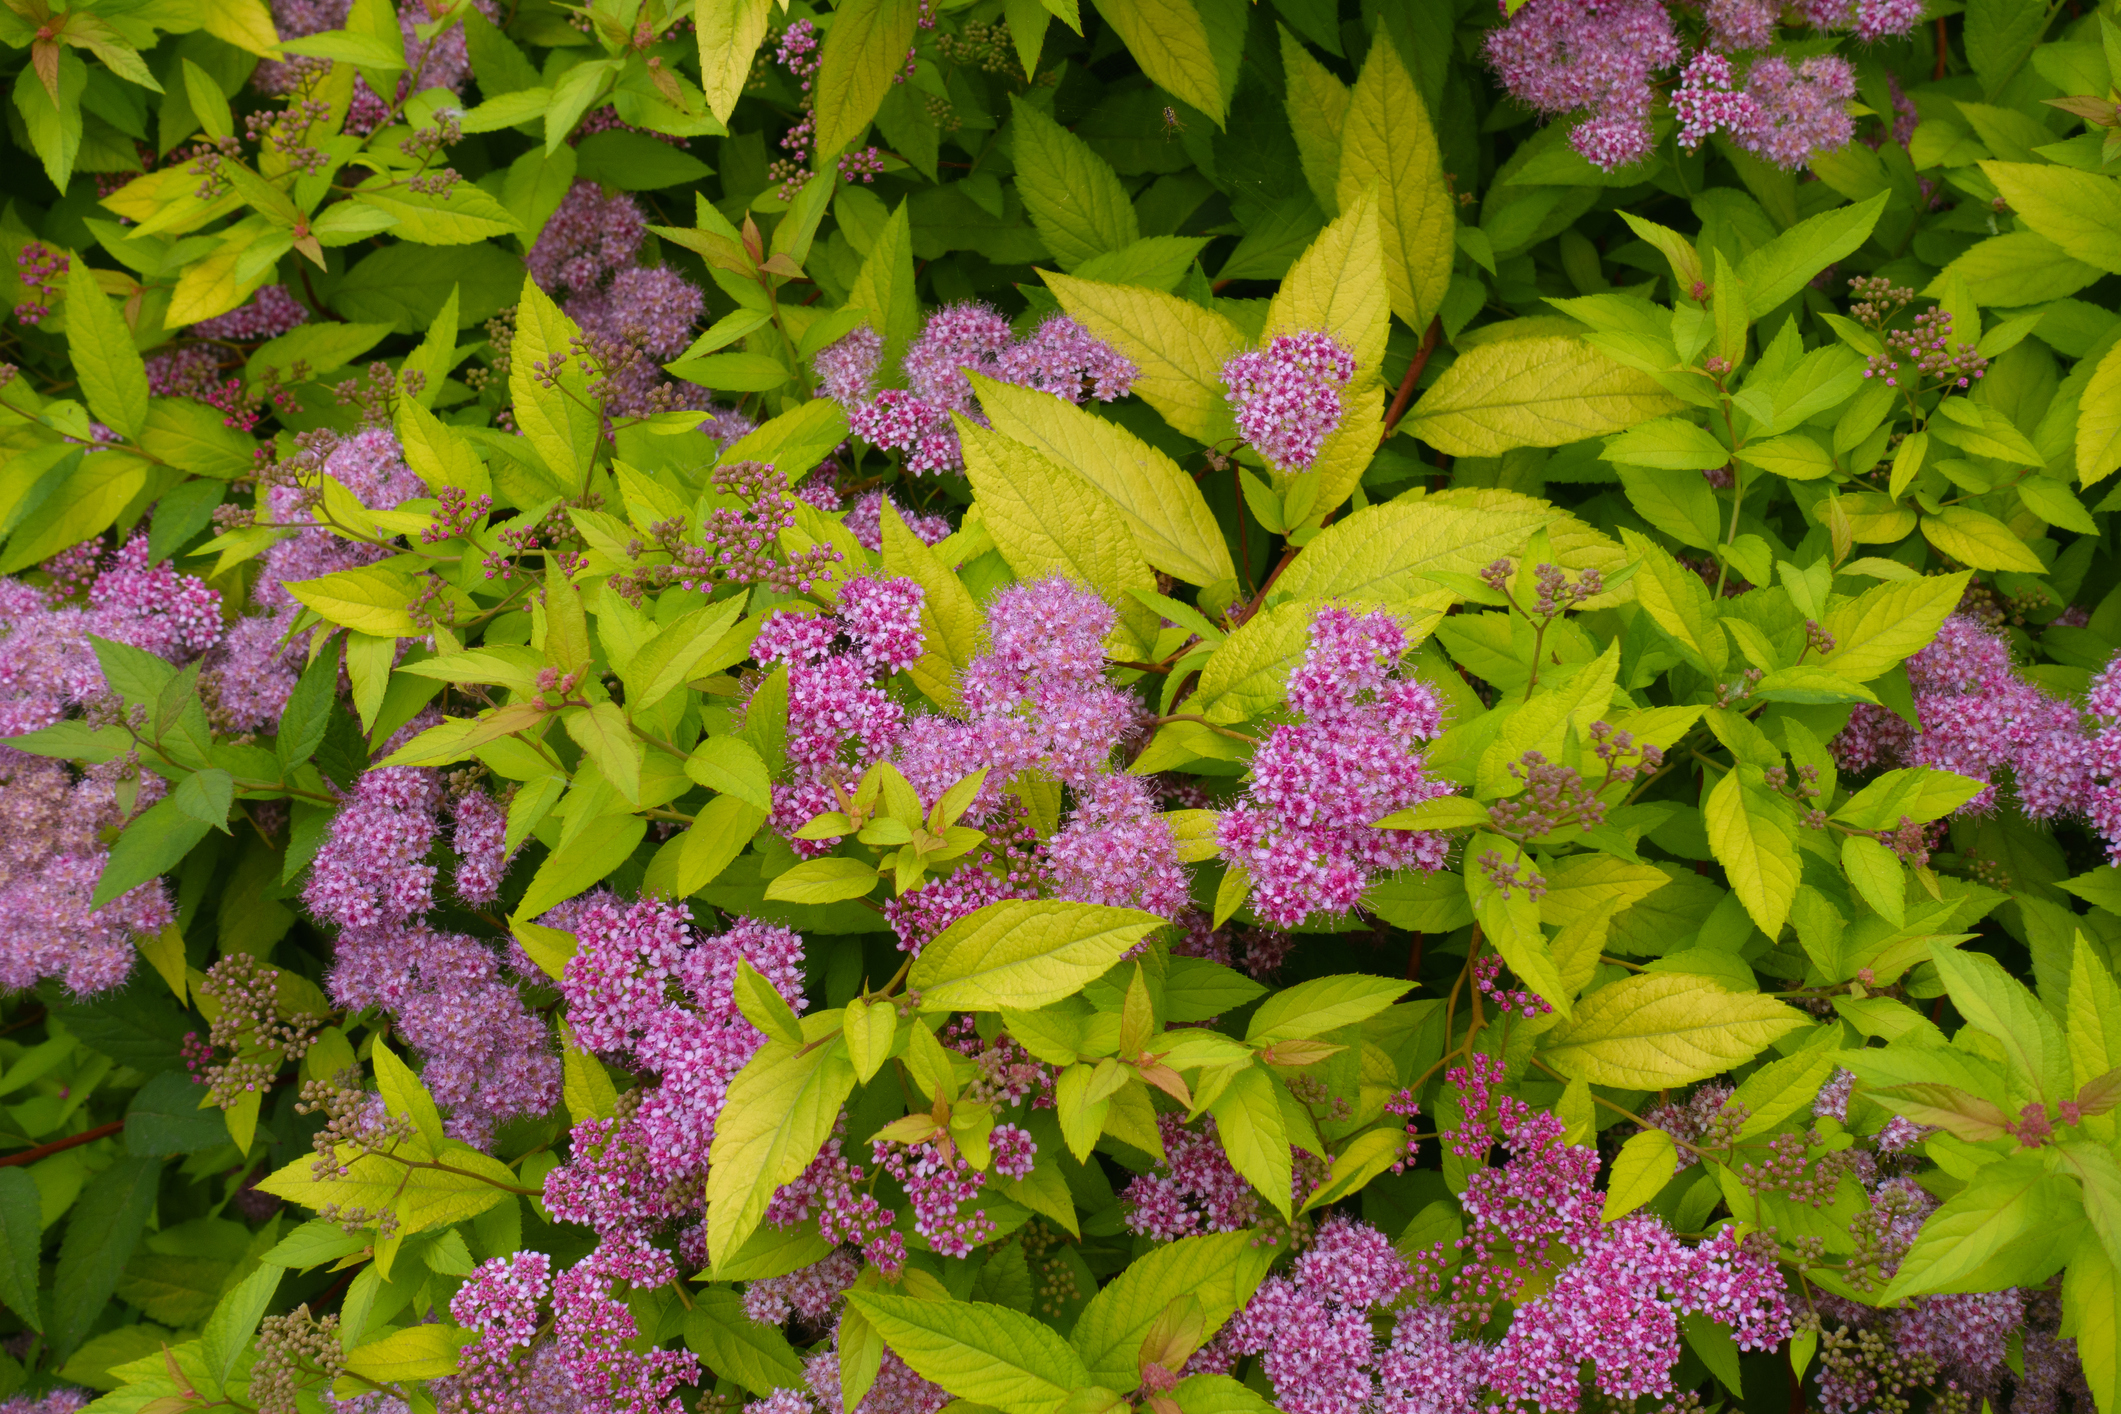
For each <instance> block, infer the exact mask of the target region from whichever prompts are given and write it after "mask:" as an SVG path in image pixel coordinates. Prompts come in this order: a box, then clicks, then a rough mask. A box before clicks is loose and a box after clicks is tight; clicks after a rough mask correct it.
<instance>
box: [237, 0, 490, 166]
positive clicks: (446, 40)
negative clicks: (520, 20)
mask: <svg viewBox="0 0 2121 1414" xmlns="http://www.w3.org/2000/svg"><path fill="white" fill-rule="evenodd" d="M472 3H473V4H474V5H475V6H476V7H477V9H478V11H479V13H480V14H481V15H484V16H485V17H486V18H487V19H488V20H490V21H492V22H494V23H496V24H498V23H500V21H501V18H502V17H501V12H500V9H499V8H498V7H497V6H496V5H495V4H494V3H493V0H472ZM352 9H353V0H273V5H272V15H273V27H274V28H275V29H276V30H278V31H279V33H280V37H281V38H283V39H301V38H305V37H307V36H309V35H313V34H322V33H324V32H325V31H326V30H336V29H344V28H346V19H347V16H348V14H349V13H350V12H351V11H352ZM428 19H429V16H428V12H427V9H426V7H425V6H423V5H407V6H405V7H404V8H403V9H402V10H401V11H400V13H399V15H398V32H399V34H400V35H401V36H403V39H404V43H405V72H404V73H403V74H402V75H400V76H399V78H398V84H397V92H396V93H395V94H394V95H393V97H394V98H395V100H396V101H397V102H400V103H401V102H403V101H404V100H405V99H406V98H407V97H409V96H411V95H412V94H414V93H419V92H423V91H425V90H427V89H430V88H446V89H448V90H450V91H451V92H452V93H457V94H462V93H463V92H464V83H465V81H466V80H467V79H469V78H470V77H471V52H470V49H469V47H468V46H467V44H466V42H465V38H464V26H462V25H461V24H455V25H451V26H450V27H449V28H448V29H446V30H444V31H442V33H440V34H438V35H436V36H435V37H434V38H433V39H430V40H423V39H421V38H420V36H419V34H418V32H417V31H416V29H415V26H417V25H419V24H423V23H426V22H427V20H428ZM299 72H300V71H299V70H298V69H297V68H296V67H295V66H294V65H292V64H288V63H284V62H282V61H280V60H276V59H268V60H266V61H265V62H264V63H262V64H260V65H258V68H257V71H256V73H255V74H254V75H253V76H252V79H251V82H252V84H253V86H255V87H256V88H257V90H258V91H259V92H260V93H265V94H281V93H286V92H289V91H291V90H292V89H293V88H294V87H295V85H296V82H297V79H298V75H299ZM394 106H395V105H394V104H393V102H391V101H389V100H386V99H385V98H384V97H383V96H382V95H381V94H378V93H377V92H376V91H375V90H374V89H372V88H370V87H369V86H368V81H367V80H366V79H358V78H357V79H355V80H354V93H353V102H352V104H351V105H350V106H349V107H348V109H347V113H346V131H347V132H349V133H357V134H365V133H370V132H373V131H375V130H376V129H377V128H379V127H381V126H382V125H383V124H384V123H385V122H387V121H390V119H391V117H392V115H393V110H394Z"/></svg>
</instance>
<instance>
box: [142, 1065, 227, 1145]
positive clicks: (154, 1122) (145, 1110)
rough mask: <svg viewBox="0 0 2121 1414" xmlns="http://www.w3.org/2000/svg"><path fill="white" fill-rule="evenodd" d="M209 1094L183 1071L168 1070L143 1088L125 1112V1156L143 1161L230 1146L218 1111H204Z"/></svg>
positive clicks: (224, 1125)
mask: <svg viewBox="0 0 2121 1414" xmlns="http://www.w3.org/2000/svg"><path fill="white" fill-rule="evenodd" d="M205 1093H206V1091H205V1089H204V1088H203V1087H202V1086H201V1085H200V1084H199V1082H198V1081H196V1080H194V1079H192V1078H191V1076H190V1075H189V1074H187V1073H186V1072H184V1071H181V1070H165V1071H163V1072H162V1073H161V1074H160V1075H157V1076H156V1077H155V1078H154V1079H152V1080H150V1081H148V1082H147V1083H146V1084H145V1085H143V1086H141V1087H140V1093H139V1094H137V1095H135V1096H134V1097H133V1102H132V1105H131V1107H130V1108H128V1109H127V1110H126V1112H125V1148H126V1152H128V1153H130V1154H134V1155H137V1156H139V1157H140V1158H164V1157H167V1156H168V1155H170V1154H194V1153H197V1152H198V1151H199V1150H201V1149H211V1148H213V1147H214V1146H215V1145H216V1144H226V1143H228V1125H227V1124H226V1123H224V1122H223V1121H222V1118H221V1111H220V1110H218V1109H207V1110H202V1109H200V1108H199V1099H200V1097H201V1096H203V1095H204V1094H205Z"/></svg>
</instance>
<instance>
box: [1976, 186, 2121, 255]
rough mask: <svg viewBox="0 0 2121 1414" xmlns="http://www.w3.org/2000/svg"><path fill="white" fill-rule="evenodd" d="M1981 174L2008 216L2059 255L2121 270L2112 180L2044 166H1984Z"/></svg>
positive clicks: (2119, 195)
mask: <svg viewBox="0 0 2121 1414" xmlns="http://www.w3.org/2000/svg"><path fill="white" fill-rule="evenodd" d="M1981 170H1982V172H1983V173H1985V174H1986V175H1987V177H1988V179H1989V180H1990V181H1992V182H1994V183H1995V184H1996V189H1997V190H1998V191H1999V192H2001V193H2002V194H2003V199H2004V200H2005V201H2006V202H2008V203H2010V208H2011V212H2012V214H2013V215H2015V216H2016V217H2017V218H2018V219H2019V220H2020V221H2023V222H2024V223H2025V224H2026V226H2028V227H2029V228H2031V229H2032V230H2034V231H2036V232H2038V233H2039V234H2041V235H2043V236H2045V237H2047V238H2048V239H2049V240H2051V241H2053V242H2054V243H2055V244H2056V245H2058V246H2060V247H2061V248H2062V252H2063V254H2065V255H2068V256H2070V257H2071V258H2072V259H2075V260H2081V261H2083V262H2084V263H2085V264H2087V265H2095V266H2097V267H2098V268H2099V269H2101V270H2107V271H2121V191H2116V190H2115V189H2114V184H2113V182H2112V181H2111V180H2109V179H2108V178H2105V177H2101V176H2095V175H2093V174H2092V173H2090V172H2079V171H2076V170H2074V169H2072V168H2069V167H2058V166H2051V165H2048V164H2045V163H2030V162H1983V163H1982V164H1981Z"/></svg>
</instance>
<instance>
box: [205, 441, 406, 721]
mask: <svg viewBox="0 0 2121 1414" xmlns="http://www.w3.org/2000/svg"><path fill="white" fill-rule="evenodd" d="M320 451H321V455H317V456H315V457H314V458H313V459H312V464H309V465H301V466H300V467H299V470H293V471H291V474H289V475H287V476H285V477H283V479H282V480H280V481H279V482H277V483H276V484H274V485H273V486H272V487H271V489H270V490H269V491H268V492H267V494H266V509H267V510H268V511H269V512H270V515H271V519H272V521H273V523H275V524H277V525H280V526H283V527H289V528H291V533H289V534H287V535H286V537H285V538H284V539H281V540H279V541H277V542H275V543H274V544H273V545H272V546H271V547H270V548H269V549H267V550H266V552H265V554H264V556H263V559H262V562H261V572H260V573H259V575H258V577H257V579H256V580H255V581H254V582H253V583H252V585H251V590H250V602H251V605H252V607H253V608H255V609H258V610H261V611H262V612H259V613H254V614H251V615H248V616H246V617H244V618H240V619H237V620H236V622H235V623H234V624H233V625H232V626H231V627H230V628H229V631H228V641H227V642H226V643H225V644H224V645H223V646H222V647H221V648H220V650H219V651H217V652H216V653H214V654H213V656H212V657H210V658H209V659H208V660H207V663H206V669H205V672H204V674H203V677H204V687H205V690H206V692H207V695H208V698H209V700H210V701H211V703H212V704H213V708H214V715H215V717H216V718H217V720H218V721H219V722H220V723H221V725H222V726H223V727H225V728H226V729H227V730H230V731H239V732H241V731H264V730H269V729H270V728H271V727H272V726H273V725H274V724H275V723H276V722H278V721H279V720H280V713H281V711H282V710H283V709H285V707H286V706H287V699H288V696H289V695H290V694H291V693H293V692H294V690H295V683H296V681H297V680H298V679H299V678H300V677H301V675H302V667H303V664H304V663H305V662H306V661H307V656H306V654H305V653H304V651H303V648H302V646H301V645H299V644H294V643H290V642H289V641H288V634H289V632H290V631H291V630H292V629H293V627H294V623H295V619H296V617H297V616H298V615H299V614H300V613H301V611H302V605H301V603H300V602H299V601H297V600H296V598H295V597H294V595H292V594H290V593H288V592H287V588H286V586H287V584H288V583H289V582H290V581H295V580H304V579H315V578H317V577H319V576H321V575H327V574H332V573H334V572H336V571H339V570H350V569H358V568H360V567H361V566H363V565H370V564H374V563H375V562H376V561H378V560H380V559H382V558H384V557H385V556H386V555H387V554H388V553H389V552H388V551H386V550H384V549H382V548H380V547H378V546H373V545H367V544H363V543H361V542H360V541H356V540H346V539H342V538H340V537H339V536H337V535H334V534H332V533H331V532H330V531H329V530H326V529H325V528H324V527H323V526H321V525H318V524H317V523H316V521H315V518H314V517H313V516H312V515H311V513H310V509H309V508H310V506H311V505H313V504H314V503H315V500H316V497H317V493H318V490H319V488H320V487H321V486H322V485H323V482H324V478H325V477H329V478H331V479H332V480H334V481H336V482H338V483H339V484H340V485H341V486H343V487H345V488H346V489H347V490H348V491H350V492H352V493H353V496H354V499H356V500H358V501H359V502H360V503H361V504H362V505H364V506H367V507H368V508H370V509H371V510H389V509H391V508H392V507H394V506H396V505H398V504H399V503H401V502H403V501H408V500H411V499H413V498H414V497H418V496H424V495H426V494H427V483H426V482H424V481H422V480H421V479H420V477H419V475H418V473H416V472H414V471H413V470H412V468H411V467H409V466H407V465H406V464H405V458H404V456H403V454H402V453H401V451H400V449H399V447H398V439H397V438H396V437H395V436H394V435H393V434H392V433H390V432H388V431H386V430H384V429H382V428H364V429H362V430H361V431H358V432H355V433H353V434H352V435H351V436H346V437H337V438H334V439H333V440H331V441H330V442H329V445H328V446H327V447H324V448H322V449H320ZM297 527H299V528H297ZM332 651H334V652H336V651H337V650H336V649H333V650H332Z"/></svg>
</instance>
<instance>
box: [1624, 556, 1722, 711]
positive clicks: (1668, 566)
mask: <svg viewBox="0 0 2121 1414" xmlns="http://www.w3.org/2000/svg"><path fill="white" fill-rule="evenodd" d="M1620 538H1621V539H1622V541H1624V542H1625V543H1626V545H1627V547H1628V553H1629V554H1630V555H1633V556H1634V557H1635V558H1636V559H1638V560H1640V561H1641V562H1642V572H1641V573H1640V574H1638V575H1637V576H1636V577H1635V602H1636V603H1638V604H1640V605H1641V606H1642V610H1643V612H1644V613H1646V614H1648V615H1649V616H1650V619H1651V620H1652V621H1653V622H1654V623H1655V624H1656V625H1657V627H1659V628H1661V629H1663V630H1664V632H1665V635H1666V636H1667V637H1669V638H1670V639H1671V640H1672V641H1673V642H1674V643H1677V644H1678V645H1679V647H1680V649H1681V650H1682V651H1683V652H1685V654H1686V655H1687V660H1688V661H1689V662H1691V663H1693V664H1694V666H1695V667H1697V668H1700V669H1702V670H1703V671H1704V672H1707V673H1708V674H1710V675H1711V676H1712V677H1713V676H1717V675H1720V674H1721V673H1722V672H1723V669H1724V665H1725V664H1726V663H1728V662H1729V661H1730V643H1729V640H1728V639H1726V638H1725V637H1724V632H1723V625H1722V624H1720V623H1719V622H1718V621H1717V619H1716V616H1715V612H1714V609H1713V607H1712V606H1711V604H1710V602H1709V590H1708V586H1707V585H1706V584H1704V583H1702V581H1701V576H1700V575H1698V574H1695V573H1694V572H1693V571H1692V570H1690V569H1688V568H1686V567H1685V566H1684V565H1682V564H1680V563H1679V561H1677V560H1675V559H1673V558H1672V556H1671V554H1670V553H1669V552H1667V551H1666V550H1665V548H1664V547H1663V546H1661V545H1659V544H1658V543H1657V542H1656V541H1654V540H1651V539H1650V538H1649V537H1648V536H1646V535H1641V534H1638V533H1637V532H1635V531H1633V530H1630V529H1627V528H1626V527H1622V529H1621V532H1620Z"/></svg>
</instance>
